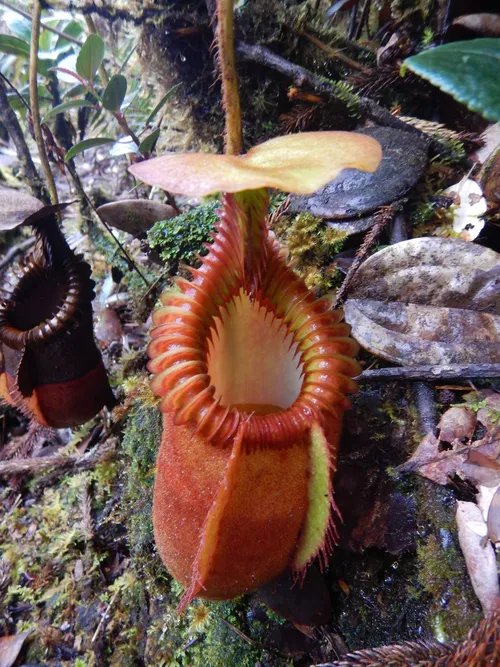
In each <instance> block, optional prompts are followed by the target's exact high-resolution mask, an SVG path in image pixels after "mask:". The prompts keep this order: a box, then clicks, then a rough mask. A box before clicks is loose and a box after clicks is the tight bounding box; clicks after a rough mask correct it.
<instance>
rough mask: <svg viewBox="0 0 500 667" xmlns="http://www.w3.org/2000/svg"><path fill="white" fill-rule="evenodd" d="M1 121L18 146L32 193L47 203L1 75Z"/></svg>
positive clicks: (24, 174) (42, 186)
mask: <svg viewBox="0 0 500 667" xmlns="http://www.w3.org/2000/svg"><path fill="white" fill-rule="evenodd" d="M0 121H1V122H2V123H3V124H4V125H5V128H6V130H7V132H8V133H9V137H10V138H11V139H12V142H13V144H14V146H15V147H16V152H17V157H18V158H19V162H20V163H21V171H22V173H23V177H24V179H25V180H26V182H27V183H28V185H29V186H30V189H31V193H32V194H33V196H34V197H36V198H37V199H41V200H42V201H43V202H44V203H45V204H48V203H49V198H48V196H47V193H46V192H45V187H44V185H43V181H42V179H41V178H40V176H39V174H38V172H37V170H36V167H35V164H34V162H33V158H32V157H31V153H30V150H29V148H28V144H27V143H26V139H25V138H24V133H23V130H22V129H21V126H20V124H19V121H18V120H17V116H16V114H15V113H14V111H13V110H12V107H11V106H10V104H9V98H8V97H7V92H6V89H5V83H4V81H3V79H2V78H1V77H0Z"/></svg>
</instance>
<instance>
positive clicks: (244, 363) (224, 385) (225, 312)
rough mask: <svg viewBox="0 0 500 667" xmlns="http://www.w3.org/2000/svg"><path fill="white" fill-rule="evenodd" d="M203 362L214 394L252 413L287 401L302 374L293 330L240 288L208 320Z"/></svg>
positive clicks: (296, 393) (296, 394) (279, 409)
mask: <svg viewBox="0 0 500 667" xmlns="http://www.w3.org/2000/svg"><path fill="white" fill-rule="evenodd" d="M207 367H208V375H209V377H210V384H211V385H212V386H213V387H214V399H215V400H220V404H221V405H222V406H224V407H232V408H235V409H237V410H238V411H239V412H242V413H246V414H254V415H266V414H272V413H279V412H282V411H283V410H285V409H286V408H289V407H290V406H291V405H293V403H294V402H295V401H296V400H297V398H298V397H299V395H300V391H301V387H302V381H303V376H304V367H303V364H302V363H301V362H300V355H299V351H298V346H297V342H296V341H295V340H294V337H293V335H292V334H291V333H290V332H289V331H288V330H287V328H286V327H285V326H283V321H282V320H280V319H278V318H276V316H275V314H274V313H273V312H272V311H271V310H269V309H268V308H266V307H265V305H263V304H261V303H260V302H259V301H258V300H255V299H252V298H251V297H250V296H249V295H248V294H247V293H246V292H245V291H244V290H243V289H241V290H240V291H239V293H238V294H237V295H236V296H235V297H233V299H232V300H231V301H230V303H229V304H227V306H226V307H225V308H223V309H222V310H221V312H220V315H219V317H217V318H216V319H215V320H214V324H213V326H212V328H211V331H210V336H209V343H208V353H207Z"/></svg>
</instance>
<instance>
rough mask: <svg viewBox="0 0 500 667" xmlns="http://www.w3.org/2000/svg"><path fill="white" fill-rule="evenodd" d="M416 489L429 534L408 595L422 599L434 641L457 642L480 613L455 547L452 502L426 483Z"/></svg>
mask: <svg viewBox="0 0 500 667" xmlns="http://www.w3.org/2000/svg"><path fill="white" fill-rule="evenodd" d="M419 487H420V492H419V497H420V499H421V500H420V507H419V512H420V515H421V517H422V519H423V521H424V523H425V524H426V530H427V533H428V534H427V536H426V537H424V538H423V539H422V540H421V541H420V542H419V544H418V548H417V559H418V579H417V586H416V587H413V588H409V593H410V594H411V595H412V596H413V597H417V598H418V597H423V600H424V601H425V604H426V607H427V618H428V622H429V625H430V626H431V629H432V630H433V632H434V634H435V636H436V638H437V639H439V640H440V641H447V640H460V639H463V637H465V636H466V635H467V632H468V631H469V629H470V628H471V627H472V626H473V625H474V623H476V622H477V621H478V620H480V618H481V611H480V606H479V602H478V600H477V598H476V596H475V595H474V591H473V589H472V585H471V582H470V579H469V576H468V574H467V568H466V565H465V561H464V558H463V555H462V551H461V549H460V546H459V544H458V537H457V529H456V523H455V499H454V497H453V495H452V494H451V493H450V491H448V490H447V489H445V488H441V487H437V486H436V485H434V484H431V483H430V482H427V481H426V480H420V481H419Z"/></svg>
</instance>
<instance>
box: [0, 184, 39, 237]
mask: <svg viewBox="0 0 500 667" xmlns="http://www.w3.org/2000/svg"><path fill="white" fill-rule="evenodd" d="M41 208H43V204H42V202H40V201H38V199H35V197H32V196H31V195H27V194H26V193H25V192H18V191H17V190H10V189H9V188H0V211H1V213H0V229H1V230H7V229H14V227H18V226H19V225H22V224H23V222H24V221H25V219H26V218H27V217H28V216H30V215H31V214H32V213H36V211H39V210H40V209H41Z"/></svg>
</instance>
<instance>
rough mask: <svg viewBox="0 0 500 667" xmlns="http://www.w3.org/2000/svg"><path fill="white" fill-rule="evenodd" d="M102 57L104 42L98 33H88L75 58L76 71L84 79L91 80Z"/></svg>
mask: <svg viewBox="0 0 500 667" xmlns="http://www.w3.org/2000/svg"><path fill="white" fill-rule="evenodd" d="M103 58H104V42H103V41H102V39H101V38H100V37H99V35H95V34H92V35H89V36H88V37H87V39H86V40H85V44H84V45H83V46H82V48H81V49H80V53H79V54H78V58H77V59H76V71H77V72H78V74H79V75H80V76H81V77H82V79H85V80H86V81H92V80H93V78H94V76H95V73H96V72H97V70H98V69H99V66H100V64H101V63H102V61H103Z"/></svg>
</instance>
